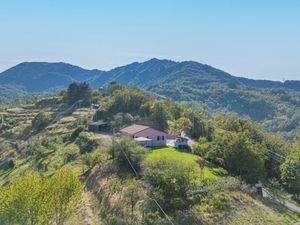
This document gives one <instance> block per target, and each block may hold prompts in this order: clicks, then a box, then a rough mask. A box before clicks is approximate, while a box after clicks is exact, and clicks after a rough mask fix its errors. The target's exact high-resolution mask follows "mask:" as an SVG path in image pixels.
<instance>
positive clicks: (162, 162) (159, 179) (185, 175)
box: [144, 158, 195, 211]
mask: <svg viewBox="0 0 300 225" xmlns="http://www.w3.org/2000/svg"><path fill="white" fill-rule="evenodd" d="M194 172H195V171H194V167H193V166H192V165H190V164H188V163H187V162H185V161H182V160H178V159H176V160H175V159H172V160H168V159H164V158H161V159H155V160H150V161H147V162H146V164H145V172H144V173H145V180H146V182H148V183H149V184H150V185H151V187H152V188H151V189H152V190H151V194H152V196H153V197H154V198H155V199H156V200H157V201H159V202H160V204H161V205H162V207H163V208H165V209H166V210H168V211H175V210H176V209H185V208H186V207H188V204H189V202H188V192H189V191H190V190H191V187H192V185H193V184H192V181H193V180H195V173H194Z"/></svg>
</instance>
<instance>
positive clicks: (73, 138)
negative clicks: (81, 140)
mask: <svg viewBox="0 0 300 225" xmlns="http://www.w3.org/2000/svg"><path fill="white" fill-rule="evenodd" d="M82 131H84V128H83V127H82V126H79V127H77V128H76V129H75V130H74V131H73V132H72V134H71V135H70V141H75V139H76V138H77V137H78V136H79V134H80V133H81V132H82Z"/></svg>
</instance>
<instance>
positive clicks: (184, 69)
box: [0, 58, 300, 92]
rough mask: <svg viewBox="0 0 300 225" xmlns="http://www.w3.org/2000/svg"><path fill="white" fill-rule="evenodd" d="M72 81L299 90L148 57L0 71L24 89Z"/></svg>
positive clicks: (294, 84)
mask: <svg viewBox="0 0 300 225" xmlns="http://www.w3.org/2000/svg"><path fill="white" fill-rule="evenodd" d="M73 81H80V82H81V81H87V82H90V83H91V84H92V86H93V87H94V88H99V87H101V86H104V85H105V84H108V83H109V82H111V81H116V82H118V83H122V84H128V85H133V86H138V87H141V88H148V87H150V86H153V85H158V84H169V85H170V84H172V85H178V84H179V85H184V86H191V85H192V86H205V85H211V84H221V85H227V86H230V87H235V88H237V87H251V88H287V89H291V90H295V91H300V81H285V82H279V81H268V80H253V79H248V78H242V77H235V76H232V75H230V74H229V73H226V72H224V71H222V70H219V69H216V68H214V67H211V66H209V65H205V64H201V63H198V62H193V61H184V62H174V61H170V60H159V59H155V58H154V59H151V60H149V61H146V62H143V63H138V62H135V63H132V64H129V65H125V66H122V67H118V68H115V69H112V70H110V71H101V70H87V69H83V68H80V67H78V66H74V65H70V64H66V63H46V62H25V63H21V64H19V65H17V66H15V67H12V68H10V69H8V70H6V71H4V72H2V73H0V84H2V85H3V84H6V85H7V84H10V85H17V86H18V87H23V88H24V89H25V90H27V91H28V92H42V91H49V90H55V89H59V88H64V87H66V86H68V85H69V84H70V83H71V82H73Z"/></svg>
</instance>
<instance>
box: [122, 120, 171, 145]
mask: <svg viewBox="0 0 300 225" xmlns="http://www.w3.org/2000/svg"><path fill="white" fill-rule="evenodd" d="M120 133H121V134H124V135H131V136H132V137H133V138H134V139H135V140H136V141H138V142H139V143H140V144H141V145H144V146H146V147H161V146H166V143H167V136H168V134H167V133H165V132H163V131H160V130H157V129H154V128H151V127H149V126H144V125H138V124H133V125H131V126H128V127H125V128H123V129H121V130H120Z"/></svg>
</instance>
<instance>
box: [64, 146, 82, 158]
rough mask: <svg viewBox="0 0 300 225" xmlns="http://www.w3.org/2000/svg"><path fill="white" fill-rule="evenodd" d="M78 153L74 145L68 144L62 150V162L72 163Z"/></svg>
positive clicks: (78, 150) (77, 148)
mask: <svg viewBox="0 0 300 225" xmlns="http://www.w3.org/2000/svg"><path fill="white" fill-rule="evenodd" d="M79 153H80V149H79V147H78V146H77V145H75V144H70V145H68V146H67V147H66V148H65V149H64V162H65V163H68V162H71V161H74V160H75V159H76V158H77V157H78V156H79Z"/></svg>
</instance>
